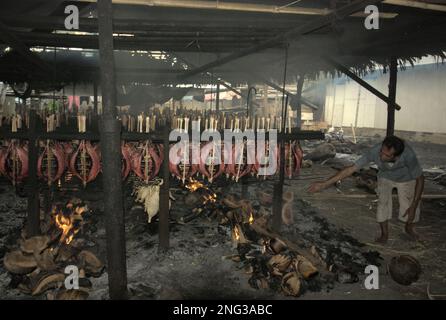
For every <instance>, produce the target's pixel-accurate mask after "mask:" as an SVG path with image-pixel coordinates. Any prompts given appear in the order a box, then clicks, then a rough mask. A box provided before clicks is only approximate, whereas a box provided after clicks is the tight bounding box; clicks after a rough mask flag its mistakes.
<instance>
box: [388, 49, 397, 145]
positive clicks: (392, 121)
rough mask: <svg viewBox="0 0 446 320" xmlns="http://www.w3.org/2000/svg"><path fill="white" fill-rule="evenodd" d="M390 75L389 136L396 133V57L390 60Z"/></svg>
mask: <svg viewBox="0 0 446 320" xmlns="http://www.w3.org/2000/svg"><path fill="white" fill-rule="evenodd" d="M389 69H390V74H389V103H388V104H387V136H392V135H393V134H394V132H395V106H396V102H395V101H396V79H397V73H398V61H397V59H396V57H391V58H390V66H389Z"/></svg>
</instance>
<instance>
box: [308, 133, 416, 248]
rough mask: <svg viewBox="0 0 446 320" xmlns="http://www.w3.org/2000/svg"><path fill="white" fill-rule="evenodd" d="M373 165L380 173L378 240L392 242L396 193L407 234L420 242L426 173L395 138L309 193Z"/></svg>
mask: <svg viewBox="0 0 446 320" xmlns="http://www.w3.org/2000/svg"><path fill="white" fill-rule="evenodd" d="M370 162H374V163H375V164H376V165H377V166H378V169H379V172H378V187H377V194H378V209H377V214H376V218H377V221H378V223H379V225H380V228H381V236H380V237H378V238H377V239H376V241H377V242H379V243H386V242H387V240H388V238H389V226H388V221H389V220H390V219H391V218H392V191H393V189H394V188H396V189H397V191H398V201H399V206H400V210H399V215H398V218H399V219H400V220H401V221H403V222H405V223H406V225H405V231H406V233H407V234H408V235H409V236H410V237H411V238H412V239H415V240H416V239H418V235H417V234H416V233H415V230H414V224H415V223H416V222H418V221H419V219H420V201H421V194H422V193H423V189H424V176H423V170H422V169H421V167H420V164H419V163H418V159H417V156H416V154H415V152H414V151H413V149H412V148H411V147H410V146H409V145H407V144H406V143H404V141H403V140H402V139H400V138H398V137H395V136H388V137H386V138H385V139H384V141H383V142H382V143H379V144H377V145H375V146H373V147H372V148H370V149H369V150H367V151H366V152H365V153H364V154H363V155H362V156H361V157H360V158H359V159H358V160H357V161H356V162H355V164H354V165H352V166H349V167H347V168H345V169H343V170H341V171H340V172H339V173H338V174H336V175H334V176H333V177H331V178H330V179H328V180H326V181H323V182H315V183H313V184H312V185H311V186H310V187H309V189H308V191H309V192H318V191H321V190H323V189H325V188H327V187H329V186H330V185H332V184H334V183H336V182H337V181H339V180H342V179H344V178H346V177H348V176H351V175H352V174H353V173H354V172H355V171H357V170H359V169H361V168H362V167H364V166H365V165H367V164H369V163H370Z"/></svg>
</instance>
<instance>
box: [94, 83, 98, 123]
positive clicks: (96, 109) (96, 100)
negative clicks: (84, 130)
mask: <svg viewBox="0 0 446 320" xmlns="http://www.w3.org/2000/svg"><path fill="white" fill-rule="evenodd" d="M93 111H94V116H95V117H96V116H97V115H98V84H97V82H96V81H95V82H93Z"/></svg>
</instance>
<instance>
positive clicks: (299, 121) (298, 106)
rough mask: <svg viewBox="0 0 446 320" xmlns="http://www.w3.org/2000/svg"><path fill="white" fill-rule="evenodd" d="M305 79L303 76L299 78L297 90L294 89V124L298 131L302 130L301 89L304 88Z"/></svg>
mask: <svg viewBox="0 0 446 320" xmlns="http://www.w3.org/2000/svg"><path fill="white" fill-rule="evenodd" d="M304 81H305V77H304V76H303V75H300V76H299V79H298V80H297V88H296V100H297V101H296V102H295V103H296V105H295V106H294V107H295V109H296V122H295V126H296V128H297V129H298V130H300V129H301V128H302V89H303V87H304Z"/></svg>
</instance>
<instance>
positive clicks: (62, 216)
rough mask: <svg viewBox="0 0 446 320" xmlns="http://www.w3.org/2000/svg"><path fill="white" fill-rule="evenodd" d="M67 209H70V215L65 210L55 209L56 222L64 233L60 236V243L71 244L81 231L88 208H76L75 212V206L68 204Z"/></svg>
mask: <svg viewBox="0 0 446 320" xmlns="http://www.w3.org/2000/svg"><path fill="white" fill-rule="evenodd" d="M66 208H67V209H68V213H66V212H64V211H63V210H58V211H57V209H56V208H55V209H54V211H55V212H57V213H55V217H54V221H55V223H56V226H57V228H59V229H60V230H61V231H62V235H61V236H60V239H59V243H65V244H70V243H71V241H73V239H74V236H75V235H76V234H77V233H78V232H79V230H80V224H81V222H82V214H83V213H84V212H85V211H86V207H79V206H77V207H75V208H74V210H73V204H72V203H68V204H67V206H66Z"/></svg>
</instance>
